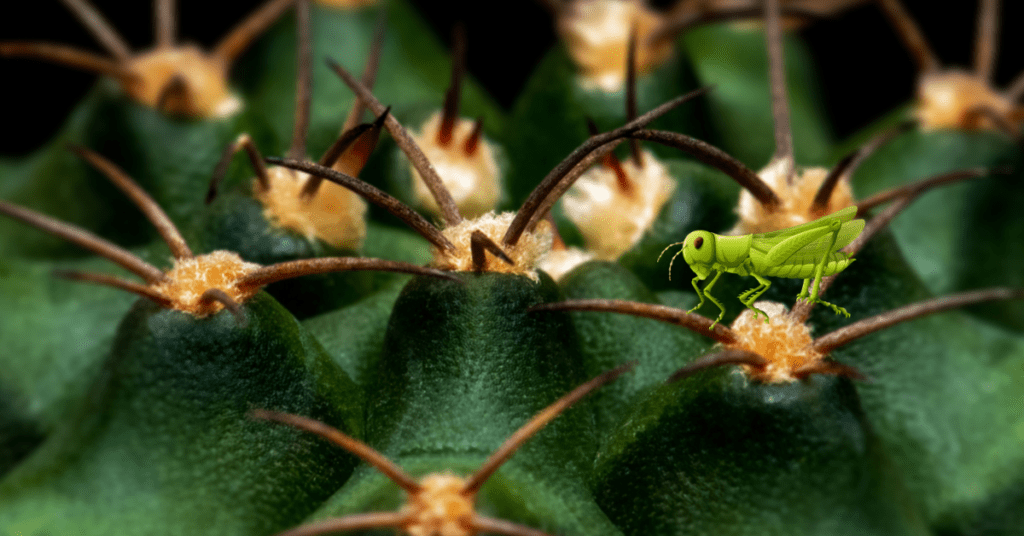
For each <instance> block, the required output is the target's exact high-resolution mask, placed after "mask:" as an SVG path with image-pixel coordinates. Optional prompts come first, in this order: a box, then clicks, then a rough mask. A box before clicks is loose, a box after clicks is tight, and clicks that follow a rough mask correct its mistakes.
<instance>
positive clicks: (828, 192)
mask: <svg viewBox="0 0 1024 536" xmlns="http://www.w3.org/2000/svg"><path fill="white" fill-rule="evenodd" d="M916 125H917V121H913V120H911V121H904V122H902V123H900V124H899V125H896V126H895V127H893V128H890V129H886V130H885V131H883V132H882V133H880V134H878V135H876V136H874V137H873V138H871V139H870V140H868V141H867V143H865V144H864V145H861V146H860V147H858V148H856V149H854V150H853V151H851V152H850V153H849V154H847V155H846V156H844V157H843V158H842V159H841V160H840V161H839V162H838V163H837V164H836V165H835V167H833V168H832V170H831V171H829V173H828V176H827V177H825V181H824V182H822V183H821V186H819V187H818V192H817V193H816V194H814V201H813V202H811V211H810V212H811V214H812V215H822V216H824V215H825V214H824V212H825V209H826V207H828V202H829V200H831V199H832V192H833V191H835V188H836V185H838V184H839V181H840V180H841V179H842V178H843V177H846V178H849V177H852V176H853V173H854V172H855V171H856V170H857V168H858V167H859V166H860V164H861V163H863V162H864V160H866V159H867V157H869V156H871V154H872V153H874V152H875V151H876V150H877V149H878V148H879V147H881V146H882V145H885V144H886V143H889V142H890V141H892V140H893V138H895V137H896V136H898V135H900V134H903V133H904V132H907V131H909V130H910V129H912V128H914V127H915V126H916Z"/></svg>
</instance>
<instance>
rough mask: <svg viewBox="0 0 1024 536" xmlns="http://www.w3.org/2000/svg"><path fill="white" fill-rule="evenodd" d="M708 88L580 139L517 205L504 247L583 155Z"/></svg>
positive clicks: (530, 218) (516, 240) (518, 236)
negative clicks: (616, 126) (600, 132)
mask: <svg viewBox="0 0 1024 536" xmlns="http://www.w3.org/2000/svg"><path fill="white" fill-rule="evenodd" d="M710 89H711V88H710V87H705V88H700V89H696V90H694V91H691V92H689V93H687V94H685V95H683V96H681V97H676V98H674V99H672V100H670V101H668V102H666V103H665V104H662V105H661V106H658V107H657V108H655V109H653V110H651V111H649V112H647V113H645V114H643V115H641V116H640V117H638V118H636V119H634V120H632V121H630V122H628V123H626V124H625V125H623V126H621V127H619V128H617V129H615V130H612V131H609V132H605V133H604V134H600V135H598V136H592V137H591V138H590V139H588V140H587V141H585V142H583V144H582V145H580V146H579V147H577V148H576V149H574V150H573V152H571V153H569V156H567V157H565V159H563V160H562V161H561V162H559V163H558V165H557V166H555V168H554V169H552V170H551V171H550V172H549V173H548V174H547V176H545V177H544V179H543V180H541V182H540V184H538V185H537V187H536V188H534V189H533V192H531V193H530V197H528V198H527V199H526V201H525V202H523V205H522V207H520V208H519V212H518V213H516V217H515V219H513V220H512V223H511V224H510V225H509V226H508V230H507V231H505V236H504V237H503V238H502V243H503V244H504V245H506V246H514V245H515V244H516V243H517V242H519V238H520V237H521V236H522V234H523V232H524V231H526V228H527V225H528V224H529V222H530V221H531V220H532V219H533V218H535V217H538V218H540V217H543V215H539V216H538V215H537V214H536V212H537V210H538V208H539V207H540V206H541V205H543V204H544V202H545V199H546V198H547V197H548V196H549V195H551V193H552V191H553V190H555V189H556V188H557V187H558V183H559V182H560V181H562V180H563V179H564V178H565V175H566V174H568V173H569V172H570V171H572V169H573V167H575V166H576V164H578V163H579V162H580V161H581V160H583V159H584V158H586V156H587V155H588V154H590V153H591V152H593V151H594V150H595V149H597V148H598V147H601V146H602V145H604V144H606V143H608V142H610V141H614V140H617V139H620V138H624V137H626V136H628V135H630V134H631V133H633V132H634V131H636V130H639V129H641V128H643V127H645V126H646V125H647V124H648V123H650V122H651V121H654V120H655V119H657V118H659V117H661V116H663V115H665V114H666V113H668V112H670V111H672V110H673V109H675V108H677V107H678V106H680V105H682V104H683V103H685V102H687V101H689V100H691V99H693V98H696V97H699V96H701V95H703V94H705V93H707V92H708V91H710ZM552 203H553V202H552Z"/></svg>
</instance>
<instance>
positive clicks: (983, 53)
mask: <svg viewBox="0 0 1024 536" xmlns="http://www.w3.org/2000/svg"><path fill="white" fill-rule="evenodd" d="M999 3H1000V2H999V0H981V6H980V7H979V8H978V23H977V25H978V27H977V30H976V32H977V33H976V35H975V42H974V74H975V75H977V77H978V78H980V79H982V80H985V81H986V82H990V81H991V80H992V71H993V70H995V69H994V68H995V64H996V54H997V53H998V50H999V49H998V47H997V46H996V43H997V42H998V40H999V7H1000V6H999Z"/></svg>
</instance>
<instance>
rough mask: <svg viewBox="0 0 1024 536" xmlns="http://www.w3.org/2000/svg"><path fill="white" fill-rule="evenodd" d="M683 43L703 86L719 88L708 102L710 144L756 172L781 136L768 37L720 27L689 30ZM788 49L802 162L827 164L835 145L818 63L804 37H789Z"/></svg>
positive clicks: (797, 149) (796, 143)
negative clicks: (777, 127) (776, 130)
mask: <svg viewBox="0 0 1024 536" xmlns="http://www.w3.org/2000/svg"><path fill="white" fill-rule="evenodd" d="M680 42H681V46H682V49H683V50H685V51H686V54H687V58H688V59H689V61H690V64H691V65H692V66H693V70H694V71H695V72H696V73H697V79H698V80H699V81H700V84H702V85H711V84H714V85H715V90H714V91H712V92H710V93H708V94H707V95H706V96H705V97H703V98H702V103H704V105H705V106H706V110H707V112H706V117H707V119H708V121H709V122H710V123H711V137H710V138H708V139H707V140H706V141H708V142H710V143H711V144H713V145H716V146H718V147H719V148H721V149H723V150H724V151H725V152H727V153H729V154H731V155H732V156H734V157H736V158H738V159H739V160H740V161H741V162H743V163H744V164H746V165H747V166H750V167H752V168H754V169H759V168H760V167H762V166H764V165H765V164H767V163H768V160H769V158H771V155H772V153H773V152H774V151H775V141H774V140H775V137H774V134H773V128H774V127H773V123H772V116H771V106H770V90H769V85H768V61H767V54H766V53H765V44H764V33H763V32H762V31H760V30H757V31H755V30H749V29H743V28H736V27H733V26H731V25H729V24H714V25H708V26H704V27H701V28H696V29H693V30H691V31H689V32H688V33H686V34H685V35H684V36H683V37H681V38H680ZM784 46H785V64H786V83H787V88H788V91H789V104H790V116H791V121H792V127H793V147H794V149H795V153H796V154H795V157H796V161H797V162H800V163H801V164H802V165H806V166H811V165H823V164H825V163H827V161H828V159H829V157H830V156H831V154H832V146H833V144H834V143H835V141H834V137H833V135H832V130H831V128H830V127H829V126H828V122H827V120H826V116H825V110H824V105H823V104H822V100H821V97H820V90H819V89H818V83H817V77H816V75H815V73H814V68H813V65H814V62H813V61H811V56H810V52H809V51H808V50H807V47H806V46H805V45H804V44H803V42H802V41H801V40H800V39H799V38H797V37H794V36H786V38H785V39H784Z"/></svg>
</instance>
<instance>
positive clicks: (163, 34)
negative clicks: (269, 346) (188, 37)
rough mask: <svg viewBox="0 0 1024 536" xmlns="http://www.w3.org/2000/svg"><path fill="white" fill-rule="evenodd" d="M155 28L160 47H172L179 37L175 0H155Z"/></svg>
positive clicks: (157, 44) (157, 43)
mask: <svg viewBox="0 0 1024 536" xmlns="http://www.w3.org/2000/svg"><path fill="white" fill-rule="evenodd" d="M153 4H154V5H153V28H154V33H156V46H157V47H158V48H171V47H173V46H174V41H175V39H177V33H178V18H177V6H175V0H154V2H153Z"/></svg>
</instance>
